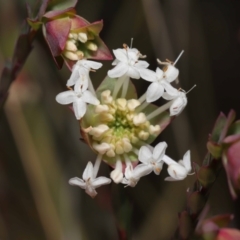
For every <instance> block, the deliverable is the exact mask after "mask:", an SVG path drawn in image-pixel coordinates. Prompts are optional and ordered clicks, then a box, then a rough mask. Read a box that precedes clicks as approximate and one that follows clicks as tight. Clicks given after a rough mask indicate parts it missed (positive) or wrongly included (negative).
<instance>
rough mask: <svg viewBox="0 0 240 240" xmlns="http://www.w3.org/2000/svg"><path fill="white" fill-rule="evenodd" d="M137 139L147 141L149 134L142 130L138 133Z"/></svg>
mask: <svg viewBox="0 0 240 240" xmlns="http://www.w3.org/2000/svg"><path fill="white" fill-rule="evenodd" d="M138 137H139V138H140V139H142V140H144V141H145V140H147V139H148V137H149V133H148V132H145V131H143V130H142V131H140V132H139V133H138Z"/></svg>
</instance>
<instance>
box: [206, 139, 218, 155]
mask: <svg viewBox="0 0 240 240" xmlns="http://www.w3.org/2000/svg"><path fill="white" fill-rule="evenodd" d="M207 149H208V151H209V152H210V153H211V154H212V156H213V157H214V158H215V159H219V158H220V157H221V156H222V145H219V144H217V143H214V142H211V141H209V142H208V143H207Z"/></svg>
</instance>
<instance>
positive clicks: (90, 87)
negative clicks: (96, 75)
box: [88, 78, 96, 97]
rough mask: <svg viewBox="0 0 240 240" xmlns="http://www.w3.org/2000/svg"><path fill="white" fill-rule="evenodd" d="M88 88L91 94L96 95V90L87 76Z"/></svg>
mask: <svg viewBox="0 0 240 240" xmlns="http://www.w3.org/2000/svg"><path fill="white" fill-rule="evenodd" d="M88 90H89V91H90V92H91V93H92V94H93V96H95V97H96V92H95V89H94V87H93V84H92V80H91V79H90V78H89V79H88Z"/></svg>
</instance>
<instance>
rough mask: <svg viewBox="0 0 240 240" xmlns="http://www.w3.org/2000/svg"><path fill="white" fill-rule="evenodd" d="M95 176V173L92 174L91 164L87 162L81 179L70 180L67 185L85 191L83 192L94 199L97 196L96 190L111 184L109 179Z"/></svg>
mask: <svg viewBox="0 0 240 240" xmlns="http://www.w3.org/2000/svg"><path fill="white" fill-rule="evenodd" d="M95 174H96V173H95V172H94V168H93V165H92V163H91V162H88V164H87V166H86V168H85V170H84V172H83V175H82V179H80V178H78V177H74V178H71V179H70V180H69V184H71V185H74V186H79V187H80V188H82V189H85V192H86V193H87V194H88V195H89V196H91V197H92V198H94V197H95V196H96V195H97V192H96V190H95V189H96V188H98V187H101V186H102V185H106V184H109V183H111V179H109V178H106V177H98V178H96V176H95Z"/></svg>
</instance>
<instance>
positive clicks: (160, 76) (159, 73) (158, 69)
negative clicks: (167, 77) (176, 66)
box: [156, 67, 163, 80]
mask: <svg viewBox="0 0 240 240" xmlns="http://www.w3.org/2000/svg"><path fill="white" fill-rule="evenodd" d="M156 74H157V78H158V79H159V80H161V79H162V78H163V71H162V70H161V69H160V68H158V67H157V69H156Z"/></svg>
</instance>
